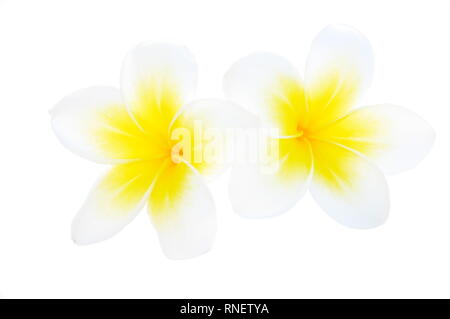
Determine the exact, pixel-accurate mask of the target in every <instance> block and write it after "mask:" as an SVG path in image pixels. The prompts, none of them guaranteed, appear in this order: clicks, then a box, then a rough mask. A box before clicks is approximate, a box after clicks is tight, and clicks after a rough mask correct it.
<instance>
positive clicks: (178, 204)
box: [149, 163, 217, 259]
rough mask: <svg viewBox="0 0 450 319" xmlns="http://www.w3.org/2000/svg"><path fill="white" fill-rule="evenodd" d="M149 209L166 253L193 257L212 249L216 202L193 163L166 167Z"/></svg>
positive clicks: (154, 191) (157, 184)
mask: <svg viewBox="0 0 450 319" xmlns="http://www.w3.org/2000/svg"><path fill="white" fill-rule="evenodd" d="M149 213H150V216H151V218H152V221H153V224H154V225H155V228H156V230H157V232H158V236H159V241H160V243H161V248H162V250H163V252H164V253H165V255H166V256H167V257H169V258H171V259H185V258H192V257H195V256H198V255H201V254H203V253H205V252H207V251H208V250H210V249H211V246H212V244H213V242H214V238H215V234H216V230H217V220H216V214H215V206H214V202H213V200H212V197H211V194H210V192H209V191H208V189H207V187H206V185H205V184H204V182H203V181H202V179H201V176H200V175H198V173H197V172H195V171H194V169H193V168H192V167H190V166H188V165H186V164H184V163H180V164H173V163H170V164H169V165H168V166H167V167H166V169H165V170H164V171H163V172H162V173H161V174H160V175H159V177H158V179H157V181H156V183H155V185H154V187H153V190H152V192H151V195H150V201H149Z"/></svg>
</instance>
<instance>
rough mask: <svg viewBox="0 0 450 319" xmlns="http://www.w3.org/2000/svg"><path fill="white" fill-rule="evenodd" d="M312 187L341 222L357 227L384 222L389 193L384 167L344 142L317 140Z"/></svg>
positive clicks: (324, 208) (314, 143)
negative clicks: (337, 143)
mask: <svg viewBox="0 0 450 319" xmlns="http://www.w3.org/2000/svg"><path fill="white" fill-rule="evenodd" d="M312 148H313V154H314V177H313V179H312V183H311V187H310V191H311V194H312V196H313V197H314V199H315V200H316V202H317V203H318V204H319V206H320V207H321V208H322V209H323V210H324V211H325V212H326V213H327V214H328V215H329V216H331V217H332V218H333V219H335V220H336V221H338V222H339V223H341V224H343V225H346V226H349V227H354V228H372V227H376V226H379V225H381V224H383V223H384V222H385V220H386V218H387V216H388V212H389V193H388V187H387V184H386V180H385V178H384V176H383V174H382V173H381V171H380V170H379V169H378V168H377V167H376V166H374V165H372V164H371V163H369V162H368V161H367V160H365V159H363V158H361V157H360V156H359V155H357V154H355V153H354V152H352V151H350V150H348V149H345V148H343V147H341V146H337V145H334V144H332V143H328V142H320V141H314V142H313V143H312Z"/></svg>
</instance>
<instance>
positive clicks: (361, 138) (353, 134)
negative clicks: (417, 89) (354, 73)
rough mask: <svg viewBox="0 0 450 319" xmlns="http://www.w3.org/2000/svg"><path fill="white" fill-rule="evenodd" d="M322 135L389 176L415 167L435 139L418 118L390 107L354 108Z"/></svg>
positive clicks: (403, 109)
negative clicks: (353, 152)
mask: <svg viewBox="0 0 450 319" xmlns="http://www.w3.org/2000/svg"><path fill="white" fill-rule="evenodd" d="M321 135H322V136H323V137H325V138H327V139H329V140H332V141H334V142H336V143H339V144H342V145H344V146H346V147H349V148H351V149H353V150H355V151H357V152H359V153H361V154H363V155H365V156H366V157H368V158H370V159H371V160H372V161H374V163H375V164H377V165H378V166H379V167H380V168H381V169H382V170H383V171H384V172H386V173H389V174H393V173H398V172H401V171H404V170H407V169H410V168H413V167H414V166H416V165H417V164H418V163H419V162H420V161H421V160H422V159H423V158H424V157H425V156H426V155H427V154H428V152H429V151H430V149H431V146H432V145H433V142H434V138H435V133H434V130H433V128H432V127H431V126H430V125H429V124H428V123H427V122H425V121H424V120H423V119H422V118H421V117H420V116H418V115H417V114H415V113H413V112H411V111H409V110H407V109H405V108H404V107H401V106H396V105H389V104H384V105H373V106H366V107H362V108H360V109H357V110H355V111H353V112H352V113H350V114H349V115H347V116H345V117H344V118H342V119H341V120H339V121H337V122H336V123H334V124H333V125H331V126H330V127H328V128H327V129H325V130H324V131H323V132H321Z"/></svg>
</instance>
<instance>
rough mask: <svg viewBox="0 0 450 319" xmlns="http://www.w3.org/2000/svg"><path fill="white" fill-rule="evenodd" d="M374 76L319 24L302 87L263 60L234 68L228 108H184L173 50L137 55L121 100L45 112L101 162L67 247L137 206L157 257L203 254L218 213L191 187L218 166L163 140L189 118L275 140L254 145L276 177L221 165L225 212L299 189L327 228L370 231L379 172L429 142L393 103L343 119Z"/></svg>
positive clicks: (108, 231)
mask: <svg viewBox="0 0 450 319" xmlns="http://www.w3.org/2000/svg"><path fill="white" fill-rule="evenodd" d="M372 70H373V55H372V50H371V48H370V45H369V43H368V41H367V40H366V39H365V38H364V37H363V36H362V35H361V34H359V33H358V32H357V31H355V30H353V29H351V28H349V27H346V26H340V25H338V26H329V27H327V28H325V29H324V30H323V31H321V32H320V33H319V35H318V36H317V38H316V39H315V40H314V42H313V44H312V48H311V52H310V54H309V57H308V61H307V67H306V73H305V81H304V82H302V81H301V79H300V76H299V75H298V73H297V72H296V70H295V68H294V67H293V66H292V65H291V64H290V63H289V62H288V61H286V60H285V59H283V58H281V57H278V56H275V55H272V54H268V53H259V54H254V55H250V56H248V57H246V58H243V59H241V60H240V61H238V62H236V63H235V64H234V65H233V66H232V67H231V69H230V70H229V71H228V72H227V74H226V75H225V79H224V89H225V93H226V95H227V97H228V98H229V99H230V100H232V101H234V102H237V103H238V104H239V105H240V106H238V105H236V104H233V103H232V102H229V101H225V100H219V99H207V100H193V101H192V94H193V92H194V90H195V85H196V80H197V66H196V64H195V61H194V59H193V57H192V55H191V54H190V53H189V52H188V51H187V50H186V49H185V48H183V47H178V46H174V45H167V44H150V45H147V44H144V45H140V46H138V47H136V48H135V49H134V50H132V51H131V52H130V53H129V55H128V56H127V57H126V59H125V62H124V65H123V69H122V75H121V90H118V89H114V88H109V87H93V88H88V89H84V90H81V91H78V92H76V93H74V94H72V95H70V96H68V97H66V98H65V99H63V100H62V101H61V102H59V103H58V105H57V106H56V107H55V108H54V109H53V110H52V112H51V114H52V126H53V129H54V131H55V133H56V135H57V136H58V138H59V139H60V141H61V142H62V143H63V144H64V145H65V146H66V147H68V148H69V149H70V150H72V151H73V152H75V153H77V154H79V155H81V156H83V157H86V158H88V159H90V160H93V161H96V162H100V163H106V164H112V165H113V167H112V168H111V169H110V170H109V171H108V172H107V173H106V174H105V175H104V176H103V177H102V178H101V179H100V180H99V181H98V183H97V184H96V185H95V186H94V188H93V189H92V190H91V192H90V194H89V195H88V198H87V200H86V202H85V203H84V205H83V206H82V208H81V210H80V212H79V213H78V215H77V216H76V217H75V219H74V221H73V225H72V237H73V239H74V241H75V242H77V243H79V244H89V243H94V242H98V241H101V240H104V239H107V238H109V237H111V236H113V235H114V234H116V233H117V232H119V231H120V230H121V229H122V228H123V227H124V226H125V225H127V224H128V223H129V222H130V221H131V220H132V219H133V218H134V217H135V216H136V215H137V213H138V212H139V211H140V210H141V209H142V207H143V206H145V205H146V206H147V209H148V211H149V214H150V216H151V218H152V221H153V223H154V225H155V228H156V230H157V232H158V235H159V239H160V243H161V246H162V249H163V251H164V253H165V254H166V255H167V256H168V257H170V258H188V257H193V256H196V255H199V254H202V253H204V252H206V251H207V250H208V249H209V248H210V247H211V245H212V242H213V239H214V236H215V232H216V217H215V212H214V211H215V209H214V203H213V201H212V198H211V194H210V193H209V191H208V189H207V187H206V185H205V183H204V178H203V177H204V176H205V175H211V174H216V173H218V172H220V171H222V170H223V168H224V166H225V165H223V164H224V163H223V162H222V161H220V160H213V161H211V160H208V158H207V157H204V156H200V157H199V158H200V159H199V158H195V156H192V154H197V153H199V152H200V153H203V152H205V149H204V148H203V147H199V143H198V142H196V141H195V140H194V141H192V140H190V141H189V143H184V144H180V143H179V139H178V138H177V137H179V136H178V135H177V134H175V133H176V132H179V131H180V130H181V131H183V132H187V133H189V134H190V135H191V136H193V135H195V132H194V131H195V130H196V123H198V122H201V124H202V127H203V128H211V129H217V130H219V131H224V130H226V129H228V128H237V127H253V128H256V127H257V126H258V127H265V128H266V127H267V128H271V129H273V128H275V129H276V131H277V132H278V133H276V134H270V135H269V134H268V135H267V136H263V137H262V141H263V142H264V143H266V144H264V143H263V145H269V144H271V143H273V142H276V143H275V145H277V149H276V155H277V156H275V157H274V158H273V159H272V161H274V162H275V163H276V166H275V167H276V170H275V171H273V172H271V173H268V172H265V171H264V169H262V167H261V166H262V165H265V164H263V163H262V161H256V162H246V163H238V164H235V165H234V166H233V168H232V174H231V181H230V200H231V202H232V206H233V208H234V210H235V211H236V212H237V213H239V214H241V215H243V216H247V217H267V216H273V215H276V214H280V213H283V212H285V211H286V210H288V209H289V208H290V207H292V206H293V205H294V204H295V203H296V202H297V200H299V199H300V197H301V196H302V195H303V194H304V193H305V192H306V190H307V189H309V190H310V192H311V194H312V196H313V197H314V198H315V199H316V201H317V203H318V204H319V205H320V206H321V207H322V209H323V210H324V211H325V212H327V213H328V214H329V215H330V216H331V217H333V218H334V219H336V220H337V221H339V222H341V223H343V224H345V225H348V226H351V227H357V228H370V227H375V226H377V225H380V224H381V223H383V222H384V220H385V219H386V217H387V213H388V206H389V199H388V189H387V185H386V181H385V178H384V175H383V172H386V173H396V172H399V171H402V170H405V169H408V168H411V167H413V166H415V165H416V164H417V163H418V162H419V161H420V160H421V159H422V158H423V157H424V156H425V155H426V153H427V152H428V151H429V149H430V147H431V145H432V142H433V140H434V132H433V130H432V129H431V128H430V127H429V125H428V124H427V123H425V122H424V121H423V120H422V119H421V118H419V117H418V116H417V115H415V114H413V113H411V112H410V111H407V110H405V109H404V108H402V107H398V106H392V105H379V106H367V107H361V108H358V109H356V110H352V106H354V105H355V104H356V101H357V98H358V97H359V96H360V95H361V94H362V93H363V92H364V91H365V89H366V88H367V87H368V86H369V84H370V81H371V78H372ZM241 106H242V107H243V108H241ZM244 108H248V109H249V111H250V112H248V111H246V110H244ZM252 113H256V115H257V118H256V117H254V116H253V115H252ZM256 119H258V121H256ZM270 132H273V130H270ZM209 143H212V144H220V142H219V141H218V140H214V139H213V140H210V142H209ZM186 154H189V156H186ZM203 155H204V154H203ZM194 159H195V160H194Z"/></svg>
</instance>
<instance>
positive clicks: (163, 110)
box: [121, 44, 197, 138]
mask: <svg viewBox="0 0 450 319" xmlns="http://www.w3.org/2000/svg"><path fill="white" fill-rule="evenodd" d="M196 83H197V64H196V63H195V60H194V57H193V56H192V54H191V53H190V52H189V51H188V50H187V49H186V48H185V47H182V46H176V45H171V44H142V45H139V46H137V47H136V48H135V49H133V50H132V51H131V52H130V53H129V54H128V55H127V57H126V58H125V62H124V64H123V68H122V75H121V87H122V92H123V95H124V99H125V103H126V105H127V107H128V108H129V111H130V113H131V114H132V116H133V118H134V119H135V120H136V122H137V123H138V124H139V126H140V127H141V129H142V130H143V131H144V132H147V133H151V134H152V133H157V134H160V135H161V136H162V137H163V138H165V137H167V132H168V128H169V126H170V124H171V122H172V120H173V118H174V117H175V115H176V114H177V113H178V111H179V110H180V109H181V107H182V106H183V105H184V104H185V103H186V102H187V101H188V100H189V99H190V98H191V97H192V95H193V94H194V91H195V87H196Z"/></svg>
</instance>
